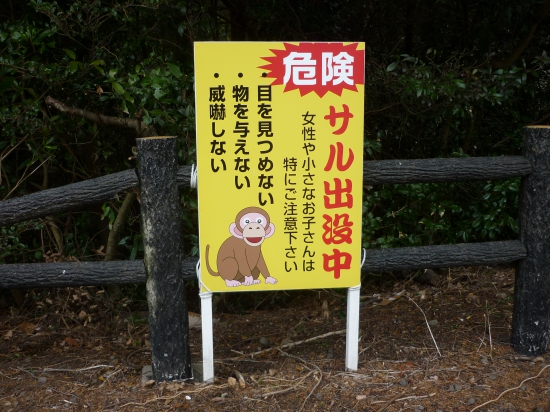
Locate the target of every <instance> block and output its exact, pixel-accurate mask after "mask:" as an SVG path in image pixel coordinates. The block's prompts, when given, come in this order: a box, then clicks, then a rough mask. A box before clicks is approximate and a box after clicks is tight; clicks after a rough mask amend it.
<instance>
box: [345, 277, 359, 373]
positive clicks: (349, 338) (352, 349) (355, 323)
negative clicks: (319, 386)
mask: <svg viewBox="0 0 550 412" xmlns="http://www.w3.org/2000/svg"><path fill="white" fill-rule="evenodd" d="M360 297H361V284H359V285H358V286H354V287H352V288H349V289H348V315H347V321H346V329H347V332H346V370H348V371H356V370H357V365H358V363H359V302H360V300H361V299H360Z"/></svg>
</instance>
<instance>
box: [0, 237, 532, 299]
mask: <svg viewBox="0 0 550 412" xmlns="http://www.w3.org/2000/svg"><path fill="white" fill-rule="evenodd" d="M526 255H527V252H526V251H525V248H524V247H523V245H522V243H521V242H520V241H518V240H509V241H501V242H481V243H460V244H456V245H438V246H418V247H404V248H392V249H369V250H367V251H366V259H365V264H364V265H363V268H362V269H361V272H362V273H363V274H366V273H372V272H384V271H392V270H402V269H428V268H440V267H444V268H447V267H456V266H477V265H498V264H503V263H510V262H513V261H516V260H519V259H522V258H524V257H526ZM197 261H198V258H196V257H192V258H186V259H184V261H183V267H182V269H183V273H184V279H185V280H193V279H196V272H195V267H196V265H197ZM206 276H210V275H206ZM145 281H146V275H145V267H144V265H143V261H142V260H133V261H132V260H123V261H110V262H61V263H18V264H10V265H0V288H6V289H17V288H38V287H40V288H45V287H67V286H105V285H112V284H113V285H132V284H139V283H145Z"/></svg>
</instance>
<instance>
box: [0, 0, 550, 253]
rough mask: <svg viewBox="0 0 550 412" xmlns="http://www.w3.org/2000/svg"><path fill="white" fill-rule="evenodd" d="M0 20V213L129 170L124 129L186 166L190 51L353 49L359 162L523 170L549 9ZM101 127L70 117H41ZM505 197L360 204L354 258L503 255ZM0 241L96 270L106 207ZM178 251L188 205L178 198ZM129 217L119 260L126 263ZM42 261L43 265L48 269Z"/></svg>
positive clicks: (14, 13)
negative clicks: (488, 244) (453, 162)
mask: <svg viewBox="0 0 550 412" xmlns="http://www.w3.org/2000/svg"><path fill="white" fill-rule="evenodd" d="M5 3H6V5H5V6H4V7H3V10H1V11H0V168H1V170H0V182H1V186H0V199H7V198H10V197H14V196H20V195H23V194H26V193H30V192H33V191H37V190H43V189H47V188H51V187H56V186H60V185H63V184H67V183H71V182H75V181H79V180H83V179H88V178H91V177H96V176H101V175H104V174H108V173H112V172H115V171H120V170H124V169H128V168H131V167H134V166H135V164H134V157H133V153H132V147H133V146H134V144H135V143H134V141H135V138H136V137H137V136H138V134H139V133H141V132H140V130H138V129H136V128H135V127H128V126H127V127H122V126H121V125H120V124H119V125H118V126H117V124H116V123H117V122H118V123H120V120H121V119H125V120H127V119H133V120H134V121H136V122H137V123H136V124H138V125H143V126H144V127H150V128H152V129H153V130H154V132H155V133H156V134H158V135H177V136H178V137H179V148H180V150H179V157H180V163H181V164H191V163H193V162H194V147H195V143H194V140H195V135H194V124H195V119H194V100H193V99H194V96H193V41H196V40H219V41H225V40H252V41H258V40H260V41H283V40H284V41H291V40H292V41H298V40H309V41H313V40H318V41H365V42H366V43H367V61H366V76H367V80H366V112H365V159H384V158H426V157H451V156H498V155H503V154H507V155H512V154H520V153H521V129H522V127H523V126H525V125H526V124H531V123H537V122H539V123H540V122H544V121H547V119H548V117H549V116H548V115H549V113H550V93H548V88H549V78H550V63H549V59H548V56H547V54H546V51H545V47H547V46H548V44H550V16H548V13H549V10H548V9H550V2H548V1H547V2H540V1H526V2H516V1H511V0H504V1H501V2H496V3H495V2H492V1H488V0H460V1H448V0H429V1H422V2H415V1H411V0H397V1H391V2H388V1H376V0H369V1H356V0H342V1H336V2H327V1H320V0H302V1H298V2H293V3H292V4H290V3H288V2H275V1H271V2H270V1H267V2H266V1H259V0H250V1H245V0H220V1H216V0H213V1H203V0H189V1H185V0H127V1H124V0H123V1H116V0H110V1H103V0H92V1H84V0H60V1H42V0H27V1H20V2H15V1H9V2H5ZM47 96H51V97H52V98H54V99H57V100H58V101H60V102H62V103H64V104H65V105H66V106H67V107H73V108H79V109H84V110H86V111H88V112H90V113H97V114H102V115H105V116H110V119H115V120H112V121H111V122H107V121H104V120H97V121H93V120H90V119H87V120H86V119H85V118H83V117H82V116H71V115H70V113H68V112H66V111H65V112H64V111H63V110H57V109H55V108H53V107H51V106H48V105H47V104H46V103H45V98H46V97H47ZM518 190H519V181H518V180H510V181H505V182H485V183H478V184H471V183H456V184H447V185H435V184H423V185H421V184H417V185H405V186H396V187H390V186H387V187H374V188H370V189H369V190H366V191H365V196H364V207H363V209H364V229H363V234H364V238H363V244H364V245H365V247H390V246H403V245H420V244H431V243H453V242H462V241H481V240H489V239H507V238H512V237H514V236H515V232H516V231H517V228H516V223H515V216H516V213H517V194H518ZM122 200H123V199H122V198H121V199H120V201H119V202H111V203H109V204H105V205H103V206H102V207H101V205H99V206H98V207H97V208H89V209H88V210H85V211H75V212H73V213H69V214H65V215H62V216H55V217H53V219H40V220H37V221H34V222H28V223H24V224H20V225H16V226H13V227H9V228H2V232H1V234H0V249H1V250H2V253H1V255H0V262H16V261H28V262H31V261H37V260H43V259H47V260H49V259H53V258H54V257H52V255H55V254H56V253H58V254H59V256H57V258H67V256H76V257H77V258H78V259H97V258H99V259H101V258H103V253H105V250H104V249H103V248H105V246H106V244H107V238H108V236H109V230H110V229H111V228H112V225H113V222H114V219H115V218H116V216H117V214H118V211H119V209H120V207H121V205H122ZM182 204H183V207H184V219H183V224H184V227H185V233H186V249H187V250H186V252H187V253H196V244H197V236H196V235H197V227H196V225H197V222H196V200H195V197H194V195H193V193H192V192H189V193H184V194H183V195H182ZM138 215H139V205H138V204H137V202H134V204H133V205H132V210H131V214H130V218H129V221H128V223H127V224H126V225H125V227H124V229H123V232H122V233H121V234H120V239H121V240H120V247H119V253H120V254H122V255H124V256H125V257H126V258H135V257H139V254H140V251H141V241H140V239H141V238H140V234H139V225H138V219H137V216H138ZM48 252H49V253H48Z"/></svg>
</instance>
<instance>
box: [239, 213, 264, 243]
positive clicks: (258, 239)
mask: <svg viewBox="0 0 550 412" xmlns="http://www.w3.org/2000/svg"><path fill="white" fill-rule="evenodd" d="M239 223H240V224H241V227H242V228H243V239H244V241H245V242H246V244H247V245H250V246H260V245H261V244H262V243H263V242H264V239H265V238H266V235H267V234H266V230H265V226H266V224H267V219H266V217H265V216H263V215H261V214H260V213H247V214H246V215H244V216H243V217H242V218H241V221H240V222H239Z"/></svg>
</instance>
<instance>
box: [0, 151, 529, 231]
mask: <svg viewBox="0 0 550 412" xmlns="http://www.w3.org/2000/svg"><path fill="white" fill-rule="evenodd" d="M530 173H531V164H530V163H529V161H528V160H527V159H526V158H525V157H523V156H501V157H465V158H456V159H455V158H452V159H418V160H370V161H366V162H364V165H363V184H365V185H379V184H397V183H431V182H454V181H467V180H498V179H506V178H509V177H521V176H527V175H529V174H530ZM176 180H177V183H178V187H179V188H180V189H182V188H188V187H189V186H190V182H191V166H181V167H180V168H179V169H178V173H177V176H176ZM137 185H138V179H137V176H136V173H135V171H134V170H133V169H131V170H125V171H123V172H118V173H113V174H110V175H106V176H102V177H98V178H95V179H89V180H84V181H82V182H78V183H72V184H69V185H65V186H61V187H56V188H54V189H48V190H43V191H41V192H36V193H32V194H29V195H26V196H21V197H16V198H13V199H8V200H5V201H2V202H0V227H2V226H8V225H12V224H14V223H18V222H23V221H26V220H30V219H36V218H40V217H44V216H49V215H52V214H55V213H62V212H67V211H69V210H78V209H79V208H83V207H86V206H89V205H93V204H97V203H103V202H108V201H110V200H114V199H116V198H117V196H118V195H119V194H120V193H121V192H124V191H125V190H131V189H133V188H136V187H137Z"/></svg>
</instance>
